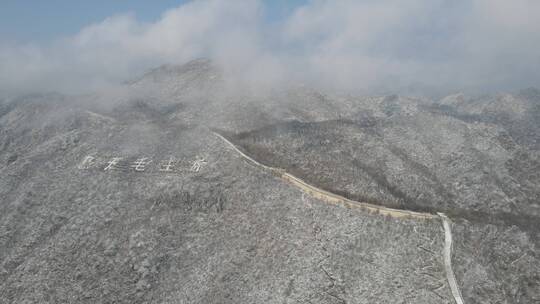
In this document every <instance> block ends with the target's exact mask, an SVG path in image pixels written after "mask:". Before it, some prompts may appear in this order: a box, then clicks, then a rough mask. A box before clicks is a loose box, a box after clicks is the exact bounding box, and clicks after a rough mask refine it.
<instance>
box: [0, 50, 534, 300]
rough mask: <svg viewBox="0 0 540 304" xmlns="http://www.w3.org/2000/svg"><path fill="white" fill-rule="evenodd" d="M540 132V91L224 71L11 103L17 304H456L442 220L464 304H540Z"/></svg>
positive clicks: (202, 64)
mask: <svg viewBox="0 0 540 304" xmlns="http://www.w3.org/2000/svg"><path fill="white" fill-rule="evenodd" d="M539 118H540V91H538V90H537V89H534V88H530V89H525V90H521V91H518V92H513V93H500V94H495V95H484V96H481V97H474V96H472V97H471V96H468V95H465V94H455V95H450V96H446V97H444V98H441V99H430V98H425V97H408V96H404V95H387V96H359V95H354V94H340V93H329V92H327V91H324V90H316V89H314V88H310V87H309V86H301V85H295V84H292V83H291V84H289V85H283V86H282V87H281V88H277V87H264V86H262V87H261V86H258V85H253V86H246V85H245V83H243V82H237V81H236V79H232V80H231V79H228V78H227V73H226V72H224V71H223V69H222V68H221V67H220V66H219V65H217V64H214V62H213V61H211V60H207V59H198V60H194V61H190V62H188V63H186V64H183V65H164V66H160V67H158V68H155V69H151V70H149V71H147V72H146V73H142V74H141V75H140V76H136V77H132V78H131V79H130V80H128V81H125V82H124V83H123V84H121V85H118V86H115V87H109V88H107V89H101V90H97V91H94V92H93V93H91V94H85V95H64V94H59V93H58V94H33V95H22V96H18V97H10V98H3V99H2V101H1V102H0V168H1V171H2V174H1V175H0V198H1V199H0V278H1V280H0V303H74V302H76V303H113V302H114V303H260V302H267V303H293V302H302V303H304V302H305V303H400V301H401V302H403V301H405V302H410V303H454V301H455V296H454V295H453V292H452V290H451V286H450V283H449V282H450V281H449V280H448V279H447V276H448V269H447V268H446V266H445V261H444V258H443V257H444V255H443V250H444V247H445V244H446V240H445V234H444V233H445V232H444V230H443V226H442V225H441V220H440V219H439V218H438V217H437V213H438V212H443V213H445V214H447V215H448V217H449V218H450V220H451V222H452V225H451V232H452V235H453V239H454V244H453V247H452V248H453V249H452V251H451V254H452V258H451V262H452V266H453V271H454V272H455V276H456V281H457V285H458V287H459V289H460V292H461V294H462V296H463V299H464V301H465V302H466V303H497V302H500V303H534V301H536V300H537V299H539V298H540V293H539V292H540V290H539V289H538V288H537V287H538V286H539V283H540V268H539V266H538V265H540V255H539V250H538V246H539V242H538V241H539V239H540V238H539V230H538V229H539V226H538V222H539V220H540V203H539V202H540V186H539V185H540V174H539V172H540V153H539V145H540V138H539V134H540V132H539V131H540V123H539V122H540V119H539ZM218 135H219V136H222V138H226V139H227V140H229V141H230V143H232V144H233V145H234V146H236V148H237V149H238V151H241V152H242V153H245V155H247V156H248V157H251V158H253V159H254V160H255V161H257V162H260V163H262V164H263V165H266V166H269V167H272V168H279V170H281V171H279V172H288V173H290V174H293V175H294V176H296V177H298V178H300V179H302V180H304V181H305V182H307V183H309V184H310V185H313V186H314V187H318V188H320V189H322V190H321V191H328V192H331V193H335V194H338V195H340V196H342V197H344V198H346V199H350V200H353V201H357V202H366V203H369V204H372V205H373V206H380V207H383V208H395V210H398V211H396V212H399V210H403V211H404V212H405V211H406V212H408V211H414V212H421V213H422V214H426V216H427V218H425V219H419V218H415V217H403V218H401V217H395V216H389V215H381V214H379V213H377V212H370V211H367V209H362V208H364V207H361V208H354V205H351V204H350V203H349V205H347V204H345V205H343V204H339V203H338V204H337V205H334V204H328V202H327V201H325V199H322V198H321V197H320V196H317V195H313V192H309V191H313V190H309V191H307V192H306V191H303V190H302V189H300V188H298V187H296V186H295V185H294V184H291V183H288V182H287V181H286V180H285V179H283V178H280V177H279V175H276V174H275V172H278V171H274V173H269V172H268V171H265V170H264V169H262V168H261V167H259V166H257V165H254V163H252V162H249V161H247V160H246V159H245V158H244V157H242V155H241V154H239V153H238V152H237V151H236V150H234V149H232V148H231V146H230V145H229V144H228V143H227V142H225V141H223V140H222V139H221V138H220V137H219V136H218ZM321 193H322V192H321ZM381 210H383V209H381ZM381 212H382V211H381Z"/></svg>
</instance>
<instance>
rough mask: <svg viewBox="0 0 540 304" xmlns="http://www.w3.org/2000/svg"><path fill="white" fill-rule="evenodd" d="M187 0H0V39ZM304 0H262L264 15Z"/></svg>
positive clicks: (57, 33) (42, 35)
mask: <svg viewBox="0 0 540 304" xmlns="http://www.w3.org/2000/svg"><path fill="white" fill-rule="evenodd" d="M186 2H189V1H188V0H159V1H149V0H92V1H74V0H1V1H0V42H1V41H8V42H23V43H24V42H36V41H37V42H43V41H48V40H51V39H54V38H58V37H62V36H69V35H73V34H75V33H77V32H78V31H79V30H80V29H81V28H83V27H85V26H87V25H89V24H92V23H97V22H100V21H102V20H103V19H105V18H107V17H110V16H113V15H117V14H124V13H128V12H131V13H134V14H135V15H136V17H137V20H139V21H141V22H152V21H155V20H157V19H159V17H160V16H161V15H162V13H163V12H165V11H166V10H167V9H171V8H174V7H177V6H180V5H182V4H184V3H186ZM306 2H307V0H267V1H264V5H265V14H266V16H265V17H266V18H267V19H268V20H269V21H278V20H280V19H281V18H283V17H284V16H286V15H288V14H289V13H290V12H291V11H292V10H293V9H294V8H295V7H297V6H298V5H301V4H303V3H306Z"/></svg>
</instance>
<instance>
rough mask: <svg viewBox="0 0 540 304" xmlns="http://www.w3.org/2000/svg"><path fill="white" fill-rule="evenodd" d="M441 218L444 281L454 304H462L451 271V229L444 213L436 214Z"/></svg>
mask: <svg viewBox="0 0 540 304" xmlns="http://www.w3.org/2000/svg"><path fill="white" fill-rule="evenodd" d="M437 215H438V216H439V217H440V218H441V220H442V223H443V228H444V268H445V269H446V279H447V280H448V285H450V290H451V291H452V296H453V297H454V300H456V304H463V298H462V297H461V292H460V291H459V286H458V284H457V281H456V276H455V275H454V270H453V269H452V229H451V227H450V223H451V222H450V219H449V218H448V217H447V216H446V215H445V214H444V213H441V212H439V213H437Z"/></svg>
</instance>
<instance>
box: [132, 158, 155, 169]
mask: <svg viewBox="0 0 540 304" xmlns="http://www.w3.org/2000/svg"><path fill="white" fill-rule="evenodd" d="M151 162H152V160H148V157H143V158H139V159H137V160H136V161H135V162H133V164H132V165H131V168H133V169H134V170H135V171H137V172H143V171H144V170H145V166H146V165H148V164H149V163H151Z"/></svg>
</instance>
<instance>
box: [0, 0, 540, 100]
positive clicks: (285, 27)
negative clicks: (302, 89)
mask: <svg viewBox="0 0 540 304" xmlns="http://www.w3.org/2000/svg"><path fill="white" fill-rule="evenodd" d="M265 9H266V8H265V4H264V3H263V2H261V1H257V0H242V1H240V0H201V1H193V2H189V3H187V4H184V5H182V6H179V7H177V8H174V9H171V10H168V11H166V12H164V14H163V15H162V17H161V18H160V19H159V20H157V21H155V22H153V23H144V22H140V21H138V20H137V18H136V17H135V16H134V15H132V14H125V15H118V16H112V17H110V18H108V19H106V20H104V21H102V22H99V23H96V24H92V25H89V26H87V27H85V28H83V29H81V31H80V32H79V33H78V34H76V35H74V36H72V37H64V38H62V39H60V40H57V41H54V42H50V43H48V44H47V45H43V44H41V45H12V44H11V45H8V44H1V42H0V91H7V92H24V91H41V90H46V91H52V90H58V91H65V92H84V91H92V90H95V89H99V88H101V87H103V86H107V85H109V84H112V83H119V82H121V81H123V80H126V79H130V78H133V77H135V76H136V75H138V74H140V73H141V72H142V71H144V70H145V69H148V68H151V67H155V66H158V65H161V64H165V63H172V64H179V63H183V62H186V61H188V60H190V59H194V58H198V57H209V58H211V59H213V60H214V61H215V62H216V63H217V64H219V65H221V66H222V67H223V68H224V70H225V72H226V73H229V74H228V75H229V76H230V77H236V78H238V79H239V80H241V81H250V82H256V83H262V84H267V85H279V84H282V83H291V82H293V83H298V84H308V85H311V86H318V87H324V88H327V89H338V90H347V91H355V92H373V91H381V90H383V91H403V90H408V89H410V88H419V89H422V88H424V89H426V90H468V89H472V90H506V89H517V88H523V87H528V86H538V85H540V56H539V55H538V53H539V50H540V2H538V1H536V0H514V1H506V0H470V1H462V0H458V1H445V0H411V1H402V0H378V1H375V0H356V1H355V0H350V1H347V0H343V1H323V0H320V1H317V0H315V1H311V2H308V3H307V4H305V5H303V6H300V7H298V8H296V9H295V10H294V11H293V12H291V14H290V15H288V16H286V17H284V19H283V20H281V22H279V23H277V22H274V21H272V20H271V21H268V18H265Z"/></svg>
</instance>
